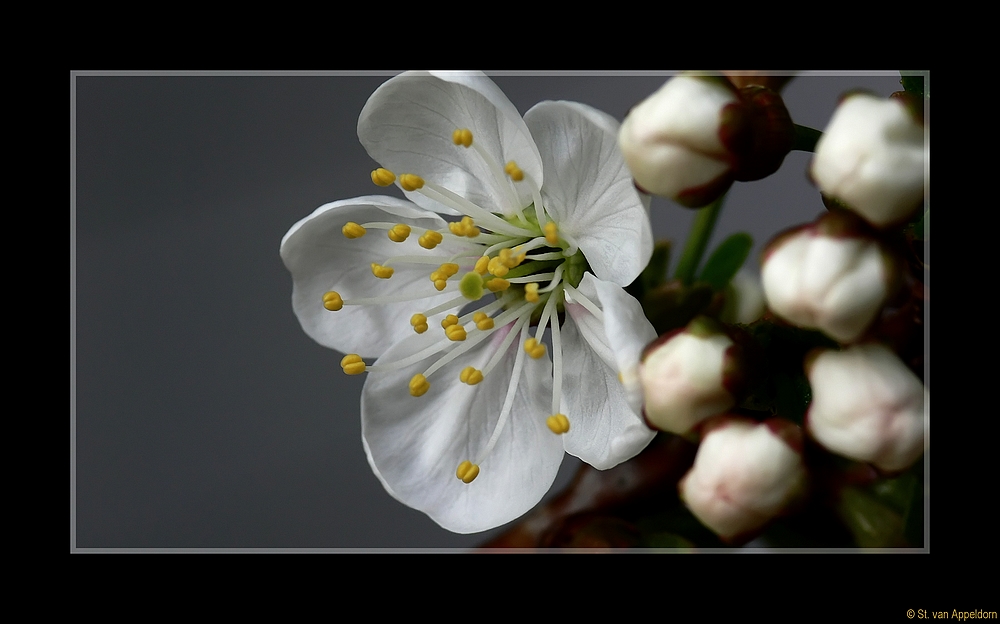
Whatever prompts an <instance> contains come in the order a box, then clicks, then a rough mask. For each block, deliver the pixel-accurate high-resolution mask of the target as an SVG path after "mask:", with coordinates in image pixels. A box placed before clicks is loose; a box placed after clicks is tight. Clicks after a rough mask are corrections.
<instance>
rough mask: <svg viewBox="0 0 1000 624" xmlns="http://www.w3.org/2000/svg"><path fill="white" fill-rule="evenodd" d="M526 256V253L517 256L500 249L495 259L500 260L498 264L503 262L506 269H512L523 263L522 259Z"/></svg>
mask: <svg viewBox="0 0 1000 624" xmlns="http://www.w3.org/2000/svg"><path fill="white" fill-rule="evenodd" d="M527 255H528V254H527V252H525V253H522V254H520V255H517V254H515V253H514V251H513V250H511V249H501V250H500V253H499V254H498V255H497V258H499V259H500V262H503V265H504V266H505V267H507V268H508V269H513V268H514V267H516V266H517V265H519V264H521V263H522V262H524V258H525V257H526V256H527Z"/></svg>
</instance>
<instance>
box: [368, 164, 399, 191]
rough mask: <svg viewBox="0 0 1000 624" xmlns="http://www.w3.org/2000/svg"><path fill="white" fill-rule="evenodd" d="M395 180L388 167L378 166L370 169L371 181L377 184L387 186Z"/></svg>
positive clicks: (394, 175)
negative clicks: (372, 169)
mask: <svg viewBox="0 0 1000 624" xmlns="http://www.w3.org/2000/svg"><path fill="white" fill-rule="evenodd" d="M395 181H396V174H394V173H393V172H391V171H389V170H388V169H383V168H382V167H379V168H378V169H376V170H374V171H372V182H374V183H375V184H377V185H378V186H389V185H390V184H392V183H393V182H395Z"/></svg>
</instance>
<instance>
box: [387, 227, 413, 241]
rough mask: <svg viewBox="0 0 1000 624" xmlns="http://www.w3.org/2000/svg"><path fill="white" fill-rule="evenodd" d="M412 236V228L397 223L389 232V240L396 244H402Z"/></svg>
mask: <svg viewBox="0 0 1000 624" xmlns="http://www.w3.org/2000/svg"><path fill="white" fill-rule="evenodd" d="M409 235H410V226H408V225H406V224H405V223H397V224H396V225H394V226H392V229H390V230H389V240H391V241H392V242H394V243H402V242H403V241H405V240H406V237H408V236H409Z"/></svg>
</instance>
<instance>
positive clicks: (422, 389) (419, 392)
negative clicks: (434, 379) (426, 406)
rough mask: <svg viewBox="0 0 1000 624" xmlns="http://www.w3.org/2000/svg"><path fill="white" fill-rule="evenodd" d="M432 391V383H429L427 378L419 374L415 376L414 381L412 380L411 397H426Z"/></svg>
mask: <svg viewBox="0 0 1000 624" xmlns="http://www.w3.org/2000/svg"><path fill="white" fill-rule="evenodd" d="M430 389H431V384H430V382H428V381H427V378H426V377H424V376H423V375H421V374H419V373H418V374H416V375H414V376H413V379H411V380H410V395H412V396H415V397H418V396H424V395H425V394H427V391H428V390H430Z"/></svg>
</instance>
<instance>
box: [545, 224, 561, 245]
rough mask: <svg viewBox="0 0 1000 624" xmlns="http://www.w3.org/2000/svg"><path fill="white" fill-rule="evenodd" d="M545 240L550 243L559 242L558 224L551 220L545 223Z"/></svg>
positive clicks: (555, 243) (556, 243)
mask: <svg viewBox="0 0 1000 624" xmlns="http://www.w3.org/2000/svg"><path fill="white" fill-rule="evenodd" d="M545 242H546V243H548V244H550V245H558V244H559V226H557V225H556V224H555V222H553V221H549V222H548V223H546V224H545Z"/></svg>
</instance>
